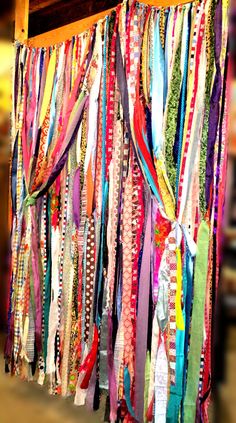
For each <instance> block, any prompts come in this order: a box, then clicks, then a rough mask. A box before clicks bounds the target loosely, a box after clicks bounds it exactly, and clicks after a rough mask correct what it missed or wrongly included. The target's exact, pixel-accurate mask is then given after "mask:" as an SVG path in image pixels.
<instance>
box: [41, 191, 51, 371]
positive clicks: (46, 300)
mask: <svg viewBox="0 0 236 423" xmlns="http://www.w3.org/2000/svg"><path fill="white" fill-rule="evenodd" d="M47 225H48V232H47V233H48V239H47V271H46V276H45V281H44V286H45V294H44V304H43V317H44V339H43V351H44V363H45V371H46V370H47V369H46V361H47V360H46V359H47V349H48V321H49V310H50V304H51V270H52V258H51V246H50V244H51V197H50V196H48V202H47Z"/></svg>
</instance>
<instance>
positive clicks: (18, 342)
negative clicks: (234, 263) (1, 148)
mask: <svg viewBox="0 0 236 423" xmlns="http://www.w3.org/2000/svg"><path fill="white" fill-rule="evenodd" d="M227 13H228V4H227V0H217V1H215V0H205V1H201V2H200V1H199V2H198V1H197V2H194V3H188V4H185V5H179V6H175V7H173V6H171V7H168V8H165V9H164V8H160V7H153V6H148V5H144V4H142V3H139V2H135V1H133V2H128V1H124V2H123V3H122V4H120V5H118V7H117V8H116V9H115V10H114V11H113V12H112V13H111V14H110V15H108V16H107V17H106V18H105V19H104V20H101V21H99V22H98V23H97V24H96V25H94V26H93V27H92V28H91V29H90V30H88V31H86V32H84V33H83V34H81V35H78V36H75V37H73V38H72V39H71V40H68V41H66V42H64V43H61V44H58V45H55V46H51V47H48V48H32V47H27V46H25V45H21V44H18V43H16V56H15V73H14V93H13V100H14V101H13V113H12V161H11V219H12V241H11V253H12V254H11V260H12V261H11V280H10V290H9V291H10V298H9V313H8V336H7V340H6V347H5V359H6V369H8V370H9V371H11V373H12V374H17V375H21V376H22V377H23V378H25V379H28V380H32V379H35V380H37V381H38V383H39V384H44V385H45V386H46V387H47V388H48V390H49V392H50V393H52V394H61V395H62V396H68V395H73V396H74V398H75V400H74V401H75V404H77V405H85V404H86V405H87V407H88V408H89V409H94V410H96V409H98V407H99V403H100V398H101V395H106V396H107V401H106V410H105V419H106V420H107V419H108V420H110V421H111V422H115V421H121V420H122V421H124V422H131V421H133V422H134V421H138V422H148V421H149V422H152V421H153V422H158V423H159V422H161V423H162V422H163V423H165V422H166V421H168V422H169V423H170V422H171V423H175V422H178V421H182V422H186V423H190V422H195V421H199V422H200V421H208V405H209V401H210V380H211V337H212V321H213V318H214V308H215V303H214V302H215V298H216V294H217V286H218V279H217V278H218V274H219V245H218V244H219V236H220V228H221V222H222V211H221V209H222V204H223V201H224V198H223V195H224V194H223V193H224V186H225V178H226V157H227V142H226V137H227V119H226V111H227V101H228V95H227V81H228V75H227V60H226V58H227V34H228V28H227V25H228V20H227ZM219 208H220V211H219V213H218V210H219ZM214 269H215V270H214Z"/></svg>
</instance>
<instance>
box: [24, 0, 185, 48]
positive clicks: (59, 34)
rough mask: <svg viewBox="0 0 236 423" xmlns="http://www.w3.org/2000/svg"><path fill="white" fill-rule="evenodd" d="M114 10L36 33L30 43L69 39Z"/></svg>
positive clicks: (172, 2) (168, 1) (161, 1)
mask: <svg viewBox="0 0 236 423" xmlns="http://www.w3.org/2000/svg"><path fill="white" fill-rule="evenodd" d="M21 1H22V0H21ZM140 3H144V4H147V5H150V6H156V7H168V6H177V5H179V4H186V3H190V2H189V1H182V2H181V0H143V1H140ZM55 9H56V6H55ZM112 10H114V7H112V8H111V9H108V10H105V11H103V12H100V13H96V14H95V15H92V16H89V17H88V18H85V19H80V20H79V21H76V22H72V23H71V24H68V25H64V26H61V27H60V28H57V29H53V30H52V31H48V32H45V33H43V34H39V35H36V36H35V37H31V38H29V39H28V45H30V46H32V47H48V46H50V45H53V44H57V43H61V42H63V41H66V40H69V39H70V38H72V37H73V35H77V34H81V33H82V32H84V31H86V30H87V29H89V28H91V27H92V26H93V25H94V24H95V23H96V22H97V21H98V20H99V19H103V18H104V17H105V16H106V15H109V13H111V11H112Z"/></svg>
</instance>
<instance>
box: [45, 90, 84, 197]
mask: <svg viewBox="0 0 236 423" xmlns="http://www.w3.org/2000/svg"><path fill="white" fill-rule="evenodd" d="M87 99H88V97H87V96H86V97H85V98H84V99H83V100H82V102H81V104H80V106H79V108H78V111H77V114H76V116H75V117H74V119H73V121H72V123H71V126H70V128H69V130H68V131H67V133H66V139H65V141H64V142H63V144H64V146H65V148H64V151H63V153H62V155H61V156H60V158H59V160H58V162H57V163H56V164H55V166H54V168H53V170H52V172H51V175H50V176H49V178H48V181H47V183H46V185H45V186H44V187H43V188H42V189H41V190H40V191H39V193H38V195H37V198H38V197H41V196H42V195H44V194H45V193H46V192H47V191H48V189H49V188H50V186H51V185H52V184H53V182H54V181H55V179H56V178H57V176H58V175H59V173H60V172H61V170H62V168H63V167H64V165H65V163H66V161H67V157H68V152H69V150H70V148H71V146H72V144H73V143H74V141H75V137H76V134H77V131H78V129H79V126H80V123H81V120H82V117H83V110H84V107H85V106H86V104H87Z"/></svg>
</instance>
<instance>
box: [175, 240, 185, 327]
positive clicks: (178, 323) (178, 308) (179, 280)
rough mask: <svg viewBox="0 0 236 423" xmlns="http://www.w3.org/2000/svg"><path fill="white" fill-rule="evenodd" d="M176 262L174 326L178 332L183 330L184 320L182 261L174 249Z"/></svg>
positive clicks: (177, 251)
mask: <svg viewBox="0 0 236 423" xmlns="http://www.w3.org/2000/svg"><path fill="white" fill-rule="evenodd" d="M176 260H177V289H176V296H175V311H176V326H177V329H179V330H184V318H183V313H182V307H181V292H182V260H181V253H180V248H179V247H177V248H176Z"/></svg>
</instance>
